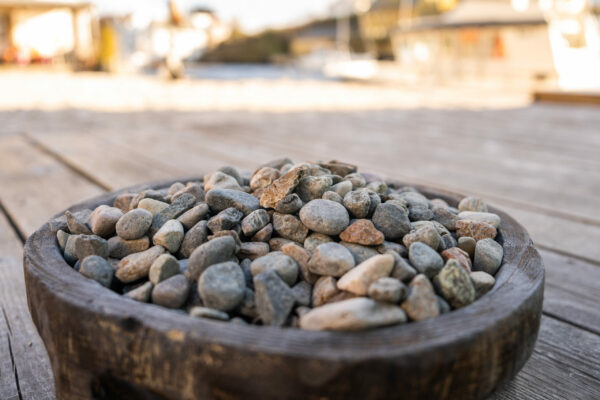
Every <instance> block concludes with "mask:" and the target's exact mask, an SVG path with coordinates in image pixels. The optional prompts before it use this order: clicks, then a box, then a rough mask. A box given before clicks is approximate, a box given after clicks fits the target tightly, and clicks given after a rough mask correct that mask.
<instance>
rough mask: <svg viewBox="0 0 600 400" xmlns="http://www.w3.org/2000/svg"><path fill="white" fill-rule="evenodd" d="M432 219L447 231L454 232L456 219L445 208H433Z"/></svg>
mask: <svg viewBox="0 0 600 400" xmlns="http://www.w3.org/2000/svg"><path fill="white" fill-rule="evenodd" d="M432 211H433V219H434V220H435V221H437V222H439V223H440V224H442V225H444V226H445V227H446V228H447V229H450V230H452V231H453V230H455V229H456V221H457V220H458V217H457V216H456V215H455V214H454V213H452V212H451V211H450V210H449V209H448V208H447V207H433V210H432Z"/></svg>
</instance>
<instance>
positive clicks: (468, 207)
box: [458, 197, 488, 212]
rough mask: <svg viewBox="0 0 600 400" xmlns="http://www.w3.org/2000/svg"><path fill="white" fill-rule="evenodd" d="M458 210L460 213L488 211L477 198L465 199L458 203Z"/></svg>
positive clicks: (485, 205)
mask: <svg viewBox="0 0 600 400" xmlns="http://www.w3.org/2000/svg"><path fill="white" fill-rule="evenodd" d="M458 209H459V210H460V211H480V212H487V211H488V207H487V204H485V202H484V201H483V200H481V199H480V198H477V197H465V198H464V199H462V200H461V201H460V203H458Z"/></svg>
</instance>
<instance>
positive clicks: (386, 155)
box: [0, 89, 600, 400]
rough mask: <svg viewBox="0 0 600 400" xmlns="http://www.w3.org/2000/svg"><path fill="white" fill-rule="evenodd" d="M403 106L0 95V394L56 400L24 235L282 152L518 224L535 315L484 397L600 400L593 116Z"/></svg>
mask: <svg viewBox="0 0 600 400" xmlns="http://www.w3.org/2000/svg"><path fill="white" fill-rule="evenodd" d="M336 90H337V89H336ZM340 90H342V89H340ZM382 90H383V89H382ZM406 93H408V94H407V95H406V96H408V97H410V95H411V93H409V92H406ZM57 95H60V94H57ZM412 95H413V97H418V98H419V100H418V101H417V102H413V103H410V105H408V106H402V105H399V104H392V105H390V106H389V107H379V108H375V107H373V108H365V109H362V108H359V107H357V109H353V110H349V109H339V108H337V109H336V108H333V109H327V107H321V106H319V107H315V110H310V109H309V107H302V108H301V109H295V110H289V111H282V110H276V111H277V112H270V111H269V110H258V111H256V110H255V111H252V112H251V111H240V110H239V109H223V108H222V107H215V109H214V110H211V109H210V107H208V106H203V107H200V108H199V110H191V109H181V108H180V109H179V110H177V109H169V108H168V107H163V108H159V109H157V110H155V111H142V110H141V109H140V110H138V111H136V110H129V111H130V112H127V113H123V112H115V111H102V110H98V109H89V108H86V109H72V108H70V107H68V106H67V107H62V108H61V107H56V108H55V109H45V110H35V109H33V110H29V111H16V110H10V109H7V106H6V102H5V103H4V109H3V110H2V107H1V106H2V99H0V110H2V111H0V271H1V273H0V305H1V307H2V315H1V316H0V352H1V354H2V355H3V357H2V358H0V399H19V400H20V399H53V398H54V393H53V382H52V372H51V370H50V367H49V363H48V360H47V355H46V353H45V349H44V347H43V344H42V343H41V341H40V339H39V337H38V335H37V332H36V330H35V328H34V326H33V324H32V322H31V319H30V317H29V314H28V310H27V303H26V301H27V300H26V297H25V292H24V287H23V274H22V266H21V257H22V245H23V241H24V239H25V238H26V237H27V236H28V235H29V234H31V233H32V232H33V231H34V230H35V229H37V228H38V227H39V226H40V225H41V224H42V223H44V221H46V220H47V219H48V218H49V217H50V216H51V215H52V214H54V213H56V212H58V211H60V210H61V209H64V208H65V207H67V206H69V205H70V204H72V203H75V202H79V201H80V200H83V199H85V198H89V197H92V196H95V195H98V194H100V193H102V192H105V191H107V190H113V189H118V188H121V187H123V186H127V185H132V184H136V183H141V182H147V181H152V180H156V179H162V178H170V177H176V176H189V175H194V174H200V173H202V172H203V171H209V170H211V169H214V168H216V167H218V166H220V165H224V164H229V165H235V166H238V167H240V168H243V169H250V168H252V167H253V166H255V165H256V164H258V163H260V162H263V161H266V160H268V159H271V158H276V157H280V156H282V155H287V156H290V157H292V158H293V159H295V160H298V161H300V160H314V159H331V158H337V159H341V160H344V161H348V162H353V163H357V164H358V165H359V167H360V169H361V170H363V171H371V172H375V173H379V174H382V175H384V176H388V177H395V178H399V179H403V180H406V181H408V182H411V181H412V182H420V183H425V184H431V185H435V186H438V187H443V188H448V189H452V190H455V191H459V192H462V193H465V194H473V195H478V196H482V197H483V198H485V199H487V200H488V202H489V203H492V204H494V205H496V206H498V207H500V208H502V209H504V210H505V211H507V212H509V213H511V214H512V215H513V216H515V217H516V218H517V219H518V220H519V221H521V222H522V224H523V225H524V226H525V227H526V228H527V229H528V231H529V232H530V234H531V236H532V237H533V240H534V242H535V244H536V246H537V248H538V249H539V251H540V253H541V254H542V256H543V259H544V263H545V266H546V288H545V299H544V312H543V313H544V314H543V317H542V325H541V328H540V333H539V337H538V342H537V345H536V348H535V350H534V353H533V355H532V357H531V358H530V360H529V361H528V363H527V364H526V365H525V367H524V368H523V370H522V371H521V372H520V373H519V374H518V375H517V377H516V378H515V379H514V380H512V381H511V382H510V384H509V385H508V386H507V387H505V388H503V389H501V390H499V391H498V392H497V393H495V394H494V395H493V396H492V398H494V399H599V398H600V306H599V305H600V261H599V260H600V212H599V210H600V208H599V206H600V129H599V128H598V127H600V111H598V109H597V108H593V107H589V108H588V107H578V106H577V107H573V106H562V105H544V104H534V105H528V104H519V105H517V106H514V107H509V108H492V109H487V108H484V109H477V108H479V107H478V104H477V101H475V100H473V99H471V100H473V101H471V102H469V104H464V103H465V102H460V101H454V100H452V96H446V97H445V101H444V102H443V103H440V102H437V100H436V99H438V97H439V96H438V97H436V96H434V95H431V96H429V95H425V94H424V93H423V92H419V93H417V92H415V93H412ZM461 95H462V96H465V94H464V93H462V94H460V93H459V94H457V95H456V97H455V98H460V96H461ZM219 96H220V95H219ZM469 96H470V95H469ZM481 96H482V97H481V98H482V99H484V98H485V96H486V95H481ZM0 97H1V95H0ZM290 97H293V94H291V95H290ZM317 97H318V94H317ZM407 104H409V103H407ZM22 107H23V105H22V104H17V106H15V108H22ZM32 107H33V106H32ZM234 108H235V107H234Z"/></svg>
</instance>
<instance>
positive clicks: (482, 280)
mask: <svg viewBox="0 0 600 400" xmlns="http://www.w3.org/2000/svg"><path fill="white" fill-rule="evenodd" d="M469 277H470V278H471V282H472V283H473V287H474V288H475V298H477V299H478V298H480V297H481V296H483V295H484V294H486V293H487V292H489V291H490V289H491V288H493V287H494V283H496V280H495V279H494V277H493V276H492V275H490V274H488V273H487V272H484V271H474V272H471V273H470V274H469Z"/></svg>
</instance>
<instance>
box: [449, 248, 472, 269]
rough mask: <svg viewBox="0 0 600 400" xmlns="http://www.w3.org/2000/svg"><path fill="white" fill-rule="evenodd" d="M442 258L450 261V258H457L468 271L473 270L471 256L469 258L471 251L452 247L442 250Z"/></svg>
mask: <svg viewBox="0 0 600 400" xmlns="http://www.w3.org/2000/svg"><path fill="white" fill-rule="evenodd" d="M442 258H443V259H444V261H448V260H450V259H452V260H456V261H457V262H458V263H459V264H460V265H461V266H462V267H463V268H464V269H465V271H467V272H471V258H469V253H467V252H466V251H464V250H462V249H460V248H458V247H451V248H449V249H446V250H444V251H442Z"/></svg>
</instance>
